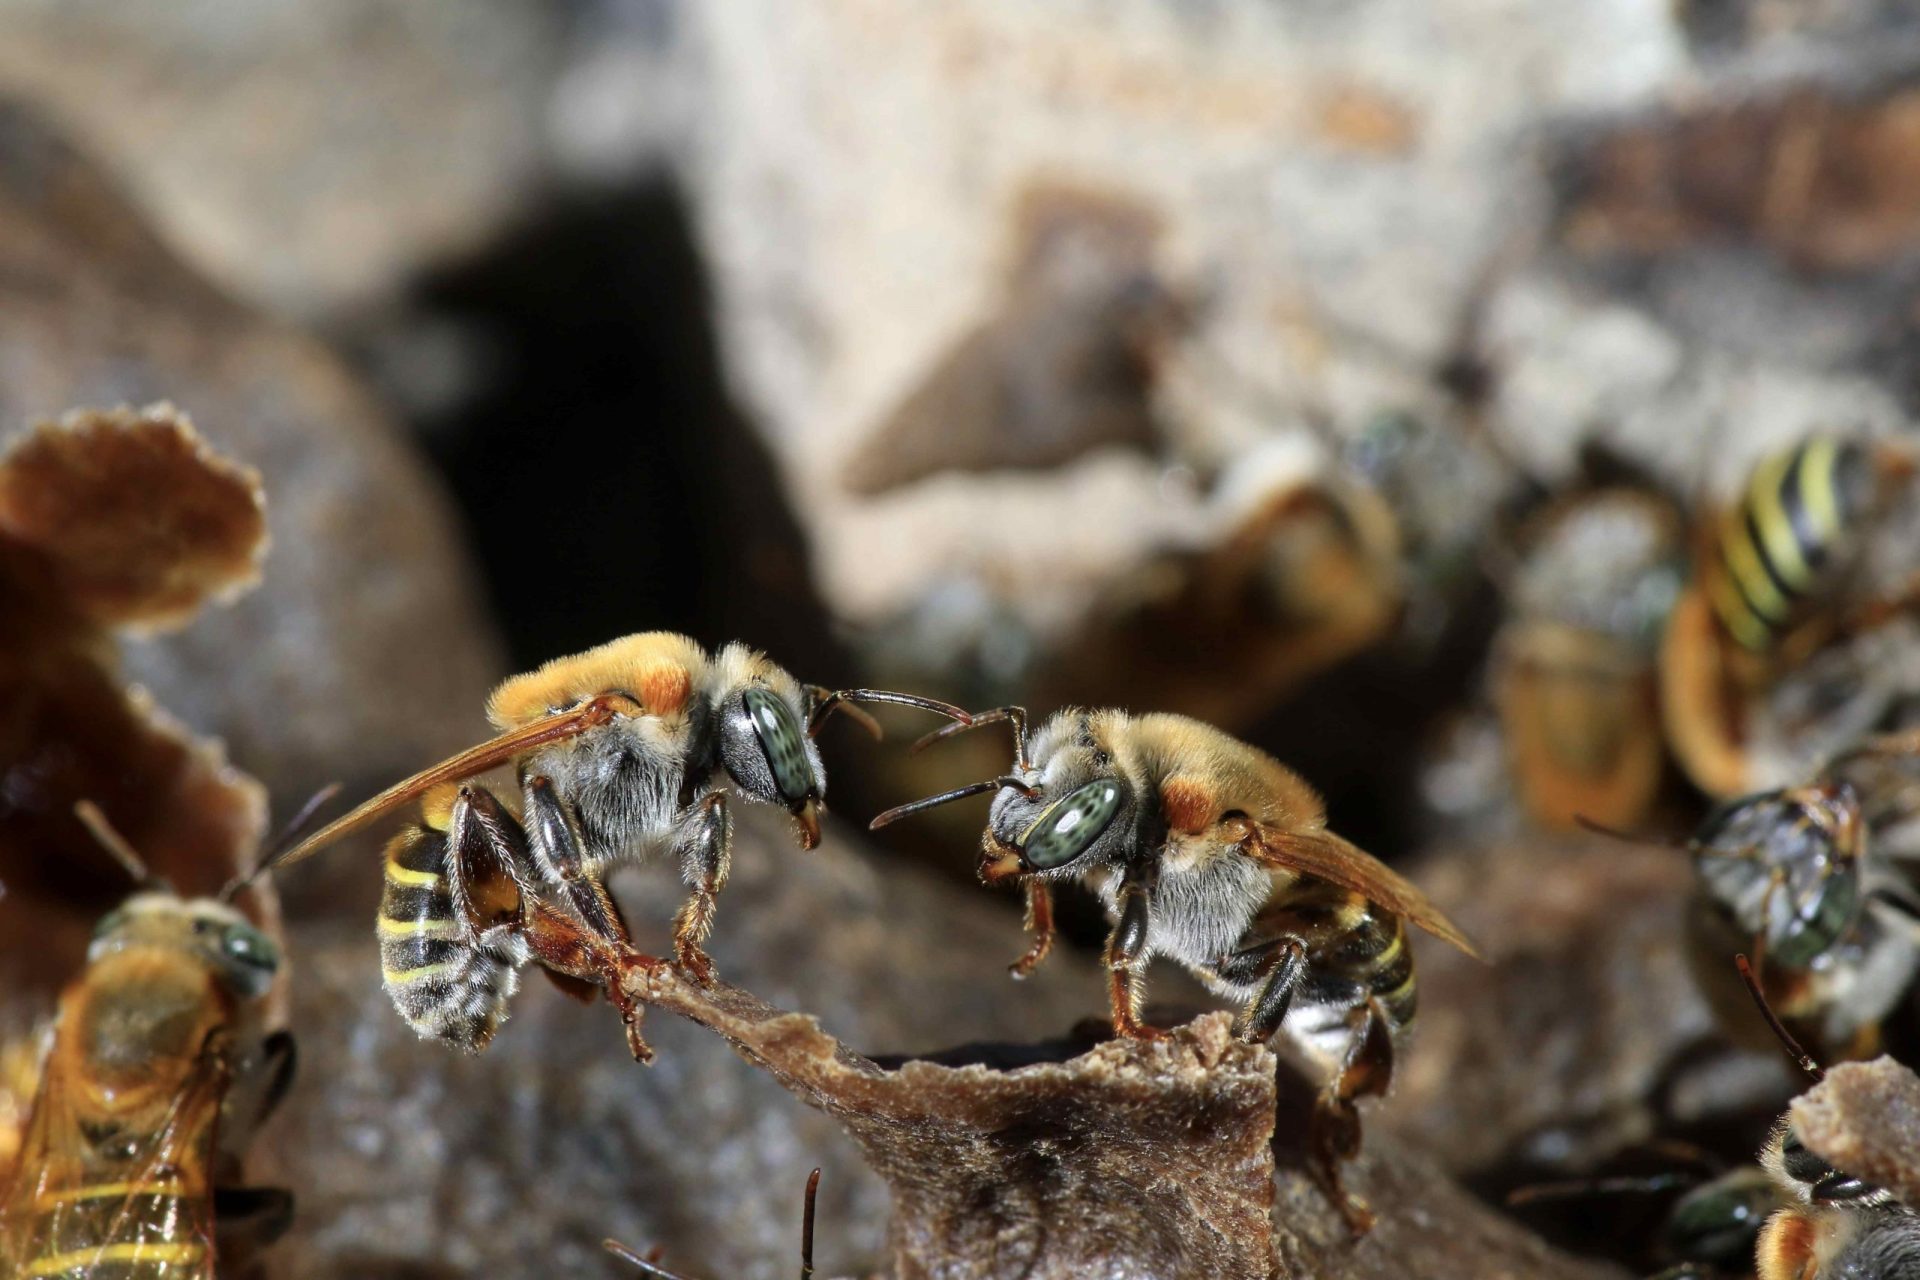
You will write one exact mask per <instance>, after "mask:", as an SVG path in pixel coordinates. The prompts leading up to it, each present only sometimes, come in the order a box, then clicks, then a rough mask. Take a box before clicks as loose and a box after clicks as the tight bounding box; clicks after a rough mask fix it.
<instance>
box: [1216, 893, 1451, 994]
mask: <svg viewBox="0 0 1920 1280" xmlns="http://www.w3.org/2000/svg"><path fill="white" fill-rule="evenodd" d="M1254 927H1255V929H1256V930H1259V931H1261V932H1269V931H1276V932H1285V933H1294V934H1297V935H1298V936H1300V937H1301V938H1302V939H1303V940H1304V941H1305V942H1306V943H1307V946H1308V950H1309V961H1308V962H1309V965H1310V969H1309V972H1308V976H1307V978H1306V980H1305V984H1304V987H1303V990H1302V992H1301V998H1302V999H1303V1000H1304V1001H1307V1002H1310V1003H1322V1004H1334V1005H1339V1004H1348V1005H1359V1004H1362V1003H1364V1002H1365V1001H1366V1000H1367V999H1368V998H1372V999H1375V1000H1377V1001H1379V1003H1380V1007H1381V1009H1382V1010H1384V1011H1385V1013H1386V1015H1387V1021H1388V1023H1389V1024H1390V1026H1391V1027H1392V1028H1393V1029H1395V1030H1398V1029H1399V1028H1401V1027H1404V1026H1406V1025H1407V1024H1408V1023H1411V1022H1412V1021H1413V1017H1414V1013H1415V1012H1416V1010H1417V1009H1418V1007H1419V995H1418V988H1417V985H1416V984H1415V982H1414V975H1413V948H1412V947H1410V946H1409V945H1408V944H1407V928H1406V923H1405V922H1404V921H1402V920H1401V919H1400V917H1399V916H1396V915H1394V914H1393V913H1391V912H1389V911H1386V910H1384V909H1383V908H1381V907H1380V906H1378V905H1376V904H1375V903H1372V902H1369V901H1367V899H1365V898H1363V897H1361V896H1360V895H1359V894H1357V893H1354V892H1353V891H1352V890H1350V889H1343V888H1341V887H1340V886H1338V885H1334V884H1330V883H1328V882H1327V881H1324V880H1318V879H1314V878H1310V877H1302V878H1301V879H1300V880H1298V881H1296V882H1295V883H1294V884H1293V885H1291V886H1289V887H1288V889H1287V890H1286V891H1285V893H1284V894H1282V895H1278V896H1277V897H1276V899H1275V901H1273V902H1272V903H1270V904H1269V906H1268V909H1267V911H1266V912H1263V913H1262V919H1261V921H1260V922H1258V923H1256V925H1255V926H1254Z"/></svg>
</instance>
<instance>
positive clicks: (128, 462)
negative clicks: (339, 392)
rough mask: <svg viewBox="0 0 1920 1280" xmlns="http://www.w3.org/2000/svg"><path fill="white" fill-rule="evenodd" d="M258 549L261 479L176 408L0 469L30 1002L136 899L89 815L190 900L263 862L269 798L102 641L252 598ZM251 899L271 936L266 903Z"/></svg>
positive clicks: (1, 798) (7, 785) (5, 774)
mask: <svg viewBox="0 0 1920 1280" xmlns="http://www.w3.org/2000/svg"><path fill="white" fill-rule="evenodd" d="M265 541H266V526H265V521H264V512H263V499H262V497H261V493H260V487H259V482H258V480H257V478H256V477H255V476H254V475H253V473H252V472H251V471H250V470H248V469H247V468H245V467H242V466H239V465H237V464H235V463H233V462H231V461H229V460H227V459H225V458H222V457H220V456H218V455H217V454H215V453H213V452H212V451H211V450H210V449H209V448H208V447H207V446H206V445H205V444H204V443H203V442H202V441H201V439H200V438H199V436H198V435H197V434H196V433H195V432H194V430H193V428H192V426H191V425H190V424H189V423H188V422H187V421H186V419H185V418H184V416H182V415H180V414H179V413H177V412H176V411H175V410H173V409H171V408H169V407H166V406H155V407H153V408H149V409H146V410H142V411H137V412H136V411H133V410H128V409H119V410H112V411H104V412H81V413H75V414H71V415H69V416H68V417H66V418H65V419H63V420H62V421H61V422H60V423H59V424H57V425H43V426H41V427H39V428H37V429H35V430H34V431H33V432H31V433H29V434H27V435H25V436H23V437H22V438H20V439H19V440H18V441H15V442H14V443H13V444H12V445H11V446H10V447H9V448H8V449H7V450H6V451H5V453H4V454H0V884H4V885H5V887H6V895H5V897H4V898H0V937H5V938H9V939H14V940H18V941H24V940H25V939H27V938H32V939H33V940H34V941H33V945H32V946H31V947H24V946H15V947H13V948H10V949H6V950H0V965H3V966H4V967H5V968H6V970H7V975H8V978H9V981H10V982H11V983H12V988H11V989H12V990H14V991H16V992H19V991H21V990H22V989H23V988H24V989H25V990H26V993H27V994H26V995H25V998H26V999H27V1000H29V1001H38V1000H40V998H41V996H43V995H44V994H45V992H44V991H42V992H39V993H38V994H35V993H34V990H33V989H34V988H47V989H51V987H52V986H53V985H55V984H57V983H59V982H61V981H64V979H65V977H66V976H67V975H68V974H69V973H70V972H71V971H72V970H73V969H74V968H75V967H76V966H77V965H78V964H79V963H80V960H81V958H82V956H83V955H84V953H85V947H86V939H87V936H88V933H89V931H90V929H91V926H92V922H93V920H94V919H95V918H96V917H97V916H98V915H99V914H100V913H101V912H102V911H104V910H105V909H106V908H107V907H109V906H111V905H113V904H114V903H116V902H117V901H119V900H120V899H121V898H123V897H124V896H125V895H126V893H127V891H128V889H129V888H130V886H129V885H128V884H126V883H125V882H124V877H123V876H122V875H121V874H120V873H118V872H116V871H115V870H114V869H113V867H112V864H111V863H110V862H108V861H107V860H106V858H105V855H104V854H103V853H102V852H101V851H100V849H99V848H98V847H97V846H96V844H95V842H94V840H93V838H92V836H90V835H89V834H88V833H87V832H86V830H85V829H84V828H83V827H82V826H81V825H80V823H79V822H78V821H77V820H76V819H75V818H74V816H73V806H74V803H75V802H76V801H79V800H91V801H93V802H94V803H95V804H97V805H99V806H100V808H101V809H102V810H103V811H104V812H105V813H106V815H107V817H108V819H109V821H110V822H111V823H112V824H113V826H114V828H115V829H116V830H118V831H119V832H121V833H122V834H123V835H124V836H125V837H126V838H127V840H128V841H129V842H130V843H131V844H132V845H133V847H134V848H135V849H137V850H138V851H139V852H140V854H141V856H142V857H143V858H144V859H145V860H146V862H147V864H148V866H149V867H150V868H151V870H152V871H153V873H154V874H155V875H157V876H160V877H162V878H164V879H166V880H168V881H170V882H171V883H172V884H173V886H174V887H175V888H176V889H177V890H179V891H180V892H182V893H185V894H188V895H190V896H195V895H205V894H211V893H213V892H215V891H216V890H217V889H218V888H219V887H220V885H221V884H223V883H224V882H225V881H226V880H227V879H229V878H230V877H231V876H233V875H234V874H235V873H236V872H237V871H239V870H240V869H242V868H243V867H244V865H245V863H246V862H247V860H248V859H249V858H250V857H251V856H252V854H253V852H254V850H255V849H256V848H257V847H258V844H259V841H260V837H261V834H262V832H263V830H264V827H265V816H266V802H265V795H264V792H263V791H262V789H261V787H260V785H259V784H258V783H256V782H255V781H253V780H252V779H251V778H249V777H247V776H245V775H244V774H241V773H239V772H238V771H237V770H235V769H233V768H232V767H231V766H229V765H228V763H227V761H226V758H225V755H224V753H223V752H222V750H221V749H220V746H219V744H218V743H214V742H208V741H205V740H202V739H199V738H196V737H195V736H193V735H192V734H191V733H189V732H188V731H187V730H186V729H184V728H183V727H182V726H180V725H179V724H177V723H176V722H175V721H173V720H172V718H171V717H169V716H168V715H167V714H166V713H165V712H164V711H162V710H160V709H159V708H158V707H156V706H154V705H153V703H152V701H151V700H150V699H149V698H148V697H147V696H146V695H145V694H144V693H142V692H141V691H139V690H137V689H133V690H130V689H127V688H126V687H125V686H124V685H123V683H122V680H121V677H120V675H119V668H118V662H117V660H116V657H115V653H114V646H113V640H112V635H111V633H110V631H109V630H108V628H109V627H115V626H127V627H146V628H151V627H158V626H164V625H177V624H178V623H180V622H182V621H184V620H185V618H186V617H187V616H188V615H189V614H190V613H191V611H192V610H193V609H194V608H195V607H196V606H197V605H198V604H200V603H201V602H202V601H204V600H206V599H208V598H210V597H215V596H223V595H230V594H232V593H234V592H237V591H239V590H242V589H244V588H245V587H246V586H248V585H250V584H251V583H252V582H253V581H254V579H255V578H256V577H257V574H258V565H259V561H260V558H261V556H262V555H263V554H264V551H265ZM254 902H255V904H256V906H257V908H258V910H259V911H260V912H261V913H262V914H263V915H264V916H265V917H266V918H267V919H268V920H269V922H270V921H271V918H272V914H273V911H274V908H273V905H272V900H271V895H270V894H257V895H255V896H254ZM9 926H10V927H9ZM23 980H24V981H23Z"/></svg>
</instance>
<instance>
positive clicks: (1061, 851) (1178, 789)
mask: <svg viewBox="0 0 1920 1280" xmlns="http://www.w3.org/2000/svg"><path fill="white" fill-rule="evenodd" d="M1000 720H1005V721H1008V722H1010V723H1011V725H1012V727H1013V737H1014V769H1013V772H1011V773H1009V774H1007V775H1005V776H1003V777H999V778H993V779H990V780H988V781H985V782H980V783H975V784H973V785H970V786H966V787H960V788H958V789H956V790H954V791H949V792H947V793H945V794H943V795H938V796H933V797H930V798H928V799H925V800H920V801H916V802H914V803H912V804H908V805H902V806H900V807H899V808H896V809H892V810H889V811H888V812H886V813H884V814H881V815H880V816H879V817H878V818H876V819H874V822H873V825H874V826H876V827H879V826H884V825H886V824H887V823H889V822H893V821H895V820H897V819H899V818H901V817H904V816H906V815H907V814H910V813H917V812H919V811H921V810H923V809H928V808H931V807H933V806H935V805H941V804H946V803H948V802H949V801H953V800H958V799H961V798H963V797H965V796H970V795H979V794H982V793H985V792H988V791H991V792H994V793H995V795H994V799H993V803H992V808H991V810H990V812H989V816H988V821H987V829H986V832H985V835H984V837H983V840H982V848H981V855H980V865H979V872H980V878H981V879H982V880H983V881H984V882H986V883H988V884H999V883H1003V882H1006V881H1009V880H1011V881H1015V882H1018V883H1020V884H1022V885H1023V886H1024V887H1025V890H1026V901H1027V927H1028V929H1029V930H1030V931H1031V932H1032V934H1033V941H1032V944H1031V946H1030V947H1029V949H1028V951H1027V952H1026V954H1025V955H1023V956H1022V957H1021V958H1020V959H1019V960H1018V961H1016V962H1015V964H1014V966H1013V973H1014V975H1015V976H1016V977H1024V976H1025V975H1027V974H1029V973H1031V972H1032V971H1033V968H1034V966H1036V965H1037V964H1039V963H1040V961H1041V960H1042V959H1044V958H1045V956H1046V954H1047V952H1048V950H1049V949H1050V948H1051V945H1052V940H1053V906H1052V898H1051V886H1052V885H1053V883H1054V882H1056V881H1061V880H1069V879H1074V880H1079V881H1081V882H1083V883H1085V884H1087V885H1088V886H1089V887H1091V888H1092V889H1093V890H1094V892H1095V893H1097V894H1098V895H1099V897H1100V899H1101V901H1102V902H1103V903H1104V904H1105V906H1106V909H1107V915H1108V917H1109V919H1110V920H1111V921H1112V922H1113V930H1112V932H1111V934H1110V935H1109V937H1108V939H1107V947H1106V964H1107V967H1108V970H1109V973H1110V981H1109V990H1108V994H1109V999H1110V1002H1111V1006H1112V1013H1113V1026H1114V1030H1115V1032H1116V1033H1118V1034H1120V1035H1125V1036H1135V1037H1144V1038H1158V1037H1161V1036H1164V1035H1165V1034H1166V1033H1165V1032H1163V1031H1159V1030H1157V1029H1155V1028H1153V1027H1149V1026H1147V1025H1146V1024H1144V1023H1142V1022H1141V1020H1140V1015H1139V1010H1140V1004H1141V999H1142V996H1143V994H1144V985H1145V976H1146V970H1147V965H1148V963H1149V961H1151V960H1152V959H1153V958H1154V957H1155V956H1167V957H1169V958H1171V959H1174V960H1177V961H1179V962H1180V963H1181V964H1183V965H1185V966H1186V967H1187V968H1188V969H1189V970H1191V971H1192V972H1193V973H1194V974H1195V975H1196V976H1197V977H1199V978H1200V980H1201V981H1202V982H1204V983H1206V984H1207V986H1208V987H1210V988H1211V989H1212V990H1213V991H1215V992H1216V993H1218V994H1220V995H1222V996H1226V997H1229V998H1231V999H1234V1000H1237V1001H1239V1002H1241V1004H1242V1009H1241V1013H1240V1016H1239V1019H1238V1021H1237V1024H1236V1027H1235V1030H1236V1033H1237V1034H1238V1035H1239V1036H1240V1037H1241V1038H1243V1039H1245V1040H1248V1041H1251V1042H1255V1043H1259V1042H1263V1041H1266V1040H1268V1039H1269V1038H1271V1037H1273V1036H1274V1035H1275V1034H1277V1033H1278V1032H1279V1030H1280V1028H1281V1024H1282V1023H1283V1022H1285V1021H1286V1020H1287V1019H1288V1016H1289V1014H1294V1015H1296V1016H1295V1018H1294V1030H1295V1031H1296V1032H1297V1034H1298V1038H1299V1039H1300V1040H1301V1042H1302V1043H1303V1044H1304V1046H1305V1047H1306V1048H1307V1049H1308V1051H1309V1052H1310V1053H1311V1054H1312V1055H1313V1056H1315V1057H1316V1058H1317V1059H1319V1060H1320V1061H1321V1062H1322V1065H1324V1066H1326V1067H1327V1068H1329V1069H1330V1072H1331V1076H1330V1079H1329V1080H1328V1082H1327V1084H1326V1085H1325V1087H1324V1088H1323V1089H1322V1090H1321V1092H1320V1094H1319V1096H1318V1098H1317V1100H1316V1104H1315V1108H1314V1115H1313V1122H1312V1133H1311V1135H1310V1138H1311V1146H1312V1150H1313V1152H1314V1160H1315V1171H1316V1173H1317V1174H1318V1175H1319V1176H1320V1177H1321V1179H1322V1181H1323V1182H1324V1183H1325V1185H1326V1187H1327V1189H1328V1191H1329V1194H1330V1195H1331V1196H1332V1198H1333V1200H1334V1202H1335V1203H1336V1204H1338V1205H1339V1206H1340V1207H1341V1208H1342V1210H1343V1212H1344V1213H1345V1214H1346V1216H1347V1218H1348V1221H1349V1223H1350V1224H1351V1225H1352V1226H1353V1228H1354V1229H1355V1230H1356V1231H1364V1230H1365V1229H1366V1228H1367V1227H1368V1226H1369V1225H1371V1222H1372V1215H1371V1212H1370V1211H1369V1210H1368V1209H1367V1208H1366V1206H1365V1204H1364V1202H1362V1201H1361V1200H1359V1199H1358V1198H1357V1197H1354V1196H1350V1195H1348V1194H1346V1193H1345V1191H1344V1190H1343V1188H1342V1186H1341V1182H1340V1176H1339V1166H1340V1164H1341V1163H1342V1162H1343V1161H1345V1160H1346V1159H1348V1158H1350V1157H1351V1156H1353V1155H1354V1154H1355V1153H1356V1152H1357V1150H1358V1148H1359V1143H1360V1122H1359V1112H1358V1110H1357V1108H1356V1103H1357V1101H1358V1100H1359V1099H1361V1098H1363V1097H1368V1096H1376V1095H1379V1094H1382V1093H1384V1092H1385V1091H1386V1089H1387V1086H1388V1083H1389V1081H1390V1079H1391V1076H1392V1072H1393V1058H1394V1039H1395V1035H1396V1033H1398V1032H1400V1031H1401V1030H1403V1029H1404V1028H1405V1027H1406V1026H1407V1025H1408V1024H1409V1023H1410V1022H1412V1020H1413V1016H1414V1008H1415V992H1414V976H1413V955H1412V952H1411V950H1410V948H1409V947H1408V944H1407V938H1406V930H1405V924H1404V922H1406V921H1412V922H1413V923H1415V924H1417V925H1419V926H1420V927H1422V928H1424V929H1426V930H1427V931H1428V932H1430V933H1432V934H1434V935H1435V936H1437V937H1440V938H1443V939H1445V940H1446V941H1448V942H1450V943H1452V944H1453V945H1454V946H1457V947H1459V948H1460V949H1461V950H1463V951H1466V952H1467V953H1468V954H1469V955H1473V954H1477V953H1475V952H1474V950H1473V947H1472V944H1471V943H1469V942H1468V941H1467V939H1466V937H1465V935H1463V934H1462V933H1461V932H1460V930H1459V929H1458V928H1456V927H1455V926H1454V925H1453V924H1452V923H1451V922H1450V921H1449V920H1448V919H1447V918H1446V917H1445V916H1444V915H1442V914H1441V912H1440V910H1439V909H1438V908H1437V907H1435V906H1434V905H1433V904H1432V903H1430V902H1429V901H1428V900H1427V899H1426V897H1425V896H1424V895H1423V894H1422V893H1421V892H1420V890H1419V889H1417V888H1415V887H1414V886H1413V885H1412V884H1410V883H1408V882H1407V881H1406V880H1404V879H1402V878H1401V877H1400V876H1399V875H1397V874H1395V873H1394V872H1393V871H1391V870H1389V869H1388V868H1387V867H1385V866H1383V865H1382V864H1381V863H1379V862H1378V861H1376V860H1375V859H1374V858H1372V857H1371V856H1370V855H1368V854H1366V853H1364V852H1362V851H1361V850H1360V849H1358V848H1356V847H1354V846H1353V845H1352V844H1349V843H1348V842H1347V841H1345V840H1343V839H1341V838H1340V837H1339V836H1337V835H1335V834H1334V833H1333V832H1331V831H1328V830H1327V829H1326V815H1325V811H1324V809H1323V808H1322V806H1321V802H1320V799H1319V797H1318V796H1316V795H1315V794H1314V792H1313V791H1312V789H1311V788H1309V787H1308V786H1307V784H1306V783H1305V782H1304V781H1303V780H1301V778H1300V777H1299V776H1298V775H1296V774H1295V773H1293V772H1292V771H1291V770H1289V769H1287V768H1286V767H1285V766H1284V765H1282V764H1280V763H1279V762H1278V761H1276V760H1274V759H1273V758H1272V757H1270V756H1268V755H1266V754H1264V753H1262V752H1260V751H1258V750H1256V749H1254V748H1253V747H1250V746H1248V745H1246V744H1245V743H1243V742H1239V741H1237V740H1235V739H1233V738H1231V737H1228V736H1227V735H1226V734H1224V733H1222V732H1220V731H1219V730H1218V729H1215V728H1213V727H1212V726H1210V725H1206V724H1202V723H1200V722H1199V721H1196V720H1189V719H1187V718H1186V717H1184V716H1176V715H1166V714H1154V715H1141V716H1132V715H1128V714H1127V713H1126V712H1123V711H1114V710H1100V711H1087V710H1067V711H1061V712H1058V713H1056V714H1055V715H1054V716H1053V717H1052V718H1051V719H1050V720H1048V721H1047V722H1046V723H1045V724H1044V725H1043V726H1041V728H1040V731H1039V732H1038V733H1037V734H1035V735H1034V737H1033V741H1032V749H1031V751H1029V748H1028V740H1027V714H1026V711H1025V710H1024V709H1023V708H1019V707H1003V708H999V709H997V710H994V711H988V712H981V713H977V714H975V715H974V716H973V718H972V722H971V723H972V724H973V725H979V724H984V723H989V722H993V721H1000ZM967 727H969V725H967V724H965V723H960V724H956V725H953V726H948V727H947V728H945V729H941V730H937V731H935V732H934V733H933V734H930V735H929V736H928V737H927V738H924V739H922V740H921V742H922V744H925V743H928V742H931V741H934V740H937V739H939V738H943V737H946V736H948V735H949V734H950V733H951V732H953V731H955V730H957V729H964V728H967ZM1296 1006H1298V1007H1297V1008H1296Z"/></svg>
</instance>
